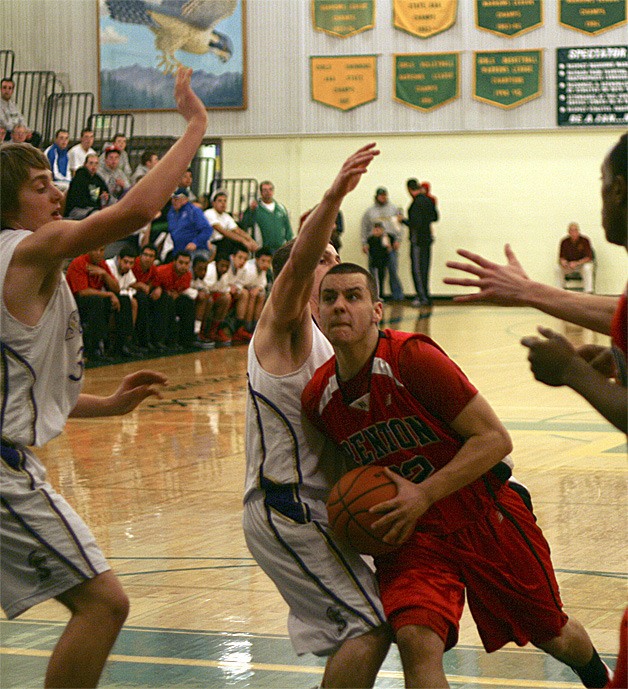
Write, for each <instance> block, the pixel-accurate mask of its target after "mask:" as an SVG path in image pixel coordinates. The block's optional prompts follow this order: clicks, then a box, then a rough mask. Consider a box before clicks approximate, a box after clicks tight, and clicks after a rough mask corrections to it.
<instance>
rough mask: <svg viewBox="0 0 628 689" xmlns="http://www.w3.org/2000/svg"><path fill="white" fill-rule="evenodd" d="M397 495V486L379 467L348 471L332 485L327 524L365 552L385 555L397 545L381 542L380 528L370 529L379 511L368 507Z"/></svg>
mask: <svg viewBox="0 0 628 689" xmlns="http://www.w3.org/2000/svg"><path fill="white" fill-rule="evenodd" d="M395 495H397V486H396V485H395V482H394V481H392V480H391V479H390V478H388V476H387V475H386V473H385V472H384V470H383V468H382V467H379V466H366V467H358V468H357V469H352V470H351V471H349V472H347V473H346V474H345V475H344V476H343V477H342V478H341V479H340V481H338V483H336V485H335V486H334V487H333V488H332V489H331V493H330V494H329V499H328V500H327V514H328V516H329V525H330V526H331V528H332V530H333V531H334V533H335V534H336V536H337V537H338V538H339V539H341V540H343V541H345V542H346V543H348V544H349V545H350V546H352V547H353V548H354V549H355V550H357V551H358V552H359V553H364V554H365V555H384V554H385V553H390V552H391V551H393V550H396V546H391V545H389V544H388V543H384V541H383V540H382V536H384V535H385V533H386V529H384V530H383V531H379V532H376V531H373V529H372V528H371V525H372V524H373V522H375V521H377V520H378V519H380V517H381V516H382V515H381V514H370V513H369V509H370V508H371V507H373V506H374V505H377V504H379V503H380V502H385V501H386V500H391V499H392V498H394V497H395Z"/></svg>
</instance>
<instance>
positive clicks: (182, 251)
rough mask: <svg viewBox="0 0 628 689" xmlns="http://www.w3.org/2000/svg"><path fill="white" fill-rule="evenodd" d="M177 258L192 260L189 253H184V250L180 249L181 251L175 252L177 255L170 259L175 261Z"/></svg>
mask: <svg viewBox="0 0 628 689" xmlns="http://www.w3.org/2000/svg"><path fill="white" fill-rule="evenodd" d="M179 256H184V257H185V256H187V257H188V258H189V259H190V261H191V260H192V254H191V253H190V252H189V251H186V250H185V249H182V250H181V251H177V253H176V254H175V255H174V256H173V257H172V260H173V261H176V260H177V259H178V258H179Z"/></svg>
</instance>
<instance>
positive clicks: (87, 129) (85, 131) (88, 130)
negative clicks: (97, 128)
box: [81, 127, 94, 136]
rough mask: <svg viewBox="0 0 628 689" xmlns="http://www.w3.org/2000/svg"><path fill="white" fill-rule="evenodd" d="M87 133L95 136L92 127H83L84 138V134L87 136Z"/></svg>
mask: <svg viewBox="0 0 628 689" xmlns="http://www.w3.org/2000/svg"><path fill="white" fill-rule="evenodd" d="M87 132H89V133H90V134H93V133H94V130H93V129H92V128H91V127H83V129H81V136H83V134H87Z"/></svg>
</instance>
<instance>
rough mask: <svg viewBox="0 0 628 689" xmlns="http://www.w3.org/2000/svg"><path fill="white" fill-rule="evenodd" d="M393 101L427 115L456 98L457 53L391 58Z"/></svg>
mask: <svg viewBox="0 0 628 689" xmlns="http://www.w3.org/2000/svg"><path fill="white" fill-rule="evenodd" d="M393 60H394V70H393V72H394V75H395V96H394V97H395V100H396V101H398V102H399V103H403V104H404V105H409V106H410V107H412V108H417V109H418V110H423V111H425V112H428V111H429V110H434V109H435V108H439V107H440V106H441V105H445V103H449V102H450V101H452V100H456V98H458V97H459V96H460V70H459V54H458V53H406V54H402V55H394V56H393Z"/></svg>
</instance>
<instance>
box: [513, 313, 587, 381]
mask: <svg viewBox="0 0 628 689" xmlns="http://www.w3.org/2000/svg"><path fill="white" fill-rule="evenodd" d="M538 331H539V333H540V334H541V335H543V337H545V338H547V339H545V340H542V339H541V338H539V337H534V336H529V337H524V338H523V339H522V340H521V344H522V345H523V346H524V347H527V348H528V349H529V350H530V352H529V354H528V361H529V362H530V368H531V369H532V373H533V374H534V377H535V378H536V379H537V380H540V381H541V383H545V384H546V385H551V386H553V387H558V386H561V385H565V384H566V382H567V380H566V377H567V372H568V370H569V368H570V367H571V366H572V365H573V363H574V362H575V361H577V360H578V359H581V357H580V356H579V355H578V352H577V351H576V349H575V348H574V347H573V346H572V345H571V343H570V342H569V341H568V340H566V339H565V338H564V337H563V336H562V335H559V334H558V333H556V332H554V331H553V330H551V329H550V328H544V327H541V326H539V327H538Z"/></svg>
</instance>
